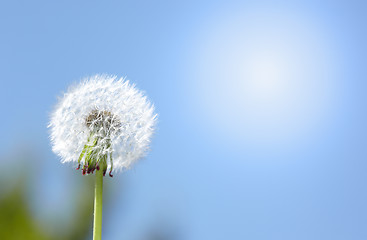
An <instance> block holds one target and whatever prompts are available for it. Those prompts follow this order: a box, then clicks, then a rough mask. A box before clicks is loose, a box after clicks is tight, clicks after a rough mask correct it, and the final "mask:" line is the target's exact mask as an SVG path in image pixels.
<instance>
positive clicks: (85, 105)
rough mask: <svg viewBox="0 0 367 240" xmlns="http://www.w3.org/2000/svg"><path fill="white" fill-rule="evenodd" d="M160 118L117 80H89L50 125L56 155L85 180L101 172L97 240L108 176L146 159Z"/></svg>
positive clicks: (58, 108) (69, 94)
mask: <svg viewBox="0 0 367 240" xmlns="http://www.w3.org/2000/svg"><path fill="white" fill-rule="evenodd" d="M156 118H157V115H156V114H155V113H154V106H153V105H152V104H151V103H150V102H149V101H148V99H147V98H146V97H145V96H144V94H143V93H142V92H141V91H139V90H138V89H136V88H135V86H134V85H132V84H130V83H129V81H127V80H124V79H118V78H117V77H116V76H107V75H95V76H92V77H90V78H86V79H84V80H83V81H82V82H81V83H80V84H78V85H75V86H73V87H71V88H70V89H69V90H68V92H67V93H65V94H64V96H63V97H62V98H61V99H60V100H59V103H58V104H57V105H56V108H55V110H54V112H53V113H52V115H51V121H50V124H49V128H50V129H51V142H52V149H53V151H54V152H55V153H56V154H57V155H59V156H60V157H61V162H62V163H66V162H73V163H75V164H76V166H77V168H76V169H77V170H79V169H80V170H81V171H82V174H83V175H86V174H93V173H94V172H95V171H96V189H95V209H94V211H95V212H94V232H93V235H94V239H100V237H101V229H100V228H101V222H102V185H103V176H105V175H106V172H107V171H109V176H110V177H112V176H113V175H112V172H113V171H121V170H124V169H128V168H129V167H130V166H131V165H132V164H133V163H134V162H135V161H137V160H138V159H140V158H142V157H144V156H145V154H146V152H147V150H148V149H149V144H150V139H151V136H152V134H153V131H154V126H155V123H156Z"/></svg>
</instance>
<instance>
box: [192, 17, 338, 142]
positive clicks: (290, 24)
mask: <svg viewBox="0 0 367 240" xmlns="http://www.w3.org/2000/svg"><path fill="white" fill-rule="evenodd" d="M203 29H205V30H202V31H201V34H200V38H199V41H198V42H199V44H198V45H197V46H196V47H195V51H194V52H195V53H196V54H194V56H193V59H195V60H194V61H193V67H192V69H193V77H191V78H192V79H193V82H192V84H194V85H193V86H194V88H192V89H193V92H194V96H195V104H197V106H196V107H197V111H198V112H199V114H200V115H201V116H202V117H204V119H210V121H205V125H207V126H208V127H209V128H212V129H213V130H214V129H215V131H217V132H221V133H222V134H224V136H227V137H232V138H233V137H234V138H238V139H242V140H244V139H245V140H248V141H250V142H261V143H265V142H267V143H269V144H273V143H286V142H289V141H293V140H294V139H296V138H299V137H301V136H302V135H304V134H305V133H307V132H309V131H310V130H315V129H316V128H317V126H318V125H320V124H322V123H324V122H325V119H326V118H327V117H328V116H329V112H330V109H331V107H330V106H331V105H332V104H333V100H332V99H333V97H334V95H333V93H334V85H333V82H332V80H333V76H334V72H333V71H334V70H333V67H335V66H333V60H332V56H331V54H330V48H329V45H330V44H329V43H328V39H327V36H325V35H324V34H323V32H322V30H321V29H320V28H319V27H318V26H317V25H315V24H312V23H310V22H306V21H304V19H302V18H301V17H299V16H294V15H287V14H286V13H283V12H252V13H248V14H242V15H240V16H239V17H238V16H237V17H236V16H233V15H231V16H230V17H229V16H225V17H222V18H221V20H220V21H219V20H213V22H211V23H209V24H208V26H206V27H205V28H203Z"/></svg>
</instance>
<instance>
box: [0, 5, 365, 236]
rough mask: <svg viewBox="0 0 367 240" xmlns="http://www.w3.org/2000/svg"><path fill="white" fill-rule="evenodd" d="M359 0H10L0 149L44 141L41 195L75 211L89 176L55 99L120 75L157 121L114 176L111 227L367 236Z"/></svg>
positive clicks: (2, 62) (50, 208)
mask: <svg viewBox="0 0 367 240" xmlns="http://www.w3.org/2000/svg"><path fill="white" fill-rule="evenodd" d="M366 11H367V5H366V3H365V2H363V1H276V2H274V1H184V2H172V1H157V2H152V1H120V2H118V1H112V2H111V1H105V2H97V1H78V2H76V1H64V2H62V3H61V2H58V3H57V2H49V1H44V2H42V1H32V2H26V1H24V2H22V1H12V2H4V1H2V2H1V3H0V32H1V38H0V66H1V67H0V71H1V76H2V77H1V85H2V87H1V88H0V104H1V108H2V111H3V115H2V118H1V126H3V128H2V135H3V137H2V138H1V139H0V145H1V146H0V153H1V155H0V157H1V158H2V159H5V158H3V156H7V155H11V154H12V153H14V152H16V151H19V149H23V148H28V149H33V150H34V151H35V152H37V154H39V161H38V163H37V164H39V172H38V177H37V179H36V180H35V183H34V186H33V189H34V192H35V193H36V194H33V195H32V194H30V199H31V200H30V201H32V202H33V205H34V211H35V213H36V214H38V215H39V217H40V219H42V218H47V216H46V215H47V212H52V213H53V214H55V215H59V216H60V217H64V218H65V219H66V220H65V221H67V218H68V217H70V216H69V215H68V214H66V213H68V212H70V211H71V210H70V209H72V205H73V204H72V203H70V202H69V201H68V200H70V194H73V191H74V193H75V191H76V190H75V189H73V188H70V186H73V184H77V183H74V181H78V179H80V178H79V177H74V175H76V174H77V173H76V172H75V171H74V170H72V169H71V168H70V166H63V165H61V164H60V163H59V159H58V158H57V156H55V155H54V154H53V153H52V152H51V148H50V143H49V139H48V130H47V124H48V121H49V113H50V112H51V111H52V108H53V105H54V104H55V103H56V101H57V96H60V95H61V94H62V92H63V91H66V90H67V87H68V86H69V85H70V84H72V83H74V82H77V81H79V80H80V79H81V78H83V77H85V76H89V75H92V74H96V73H110V74H116V75H118V76H126V77H127V78H128V79H130V80H131V81H132V82H134V83H136V84H137V86H138V87H139V88H140V89H143V90H144V91H146V93H147V95H148V96H149V98H150V100H152V102H154V104H155V105H156V109H157V112H158V114H159V125H158V130H157V133H156V135H155V138H154V140H153V145H152V151H151V152H150V154H149V155H148V157H147V158H146V159H144V160H142V161H141V162H139V163H138V164H137V165H136V166H135V167H134V168H133V169H132V170H131V171H129V172H126V173H122V174H119V175H118V174H115V177H114V178H113V179H109V180H107V181H106V182H105V185H107V186H108V187H110V188H111V194H112V196H113V197H112V199H113V200H111V202H110V205H109V206H108V207H107V210H106V212H105V213H104V214H105V215H104V223H105V226H104V233H103V234H104V237H105V239H136V238H138V237H141V236H140V235H139V234H142V233H141V229H147V228H149V227H152V226H153V227H154V226H155V225H156V224H158V223H159V224H158V225H159V226H158V227H162V228H163V229H170V228H172V229H177V231H178V232H179V233H180V235H182V238H183V239H193V240H194V239H195V240H196V239H254V240H255V239H272V240H274V239H280V240H286V239H300V240H302V239H305V240H306V239H315V240H317V239H320V240H324V239H335V240H336V239H353V240H359V239H366V238H367V229H366V224H367V207H366V204H365V203H366V202H367V194H366V192H367V191H366V180H367V174H366V173H365V172H366V171H365V169H366V167H367V163H366V155H367V152H366V143H367V142H366V132H367V131H366V130H367V127H366V120H367V119H366V118H367V116H366V110H365V109H366V103H367V99H366V94H365V91H366V87H367V86H366V57H365V56H366V46H365V43H366V40H367V39H366V36H367V35H366V27H365V25H366V20H367V19H366V14H365V13H366ZM2 161H5V160H2ZM50 169H52V170H50ZM55 205H57V206H59V209H55V207H54V206H55ZM64 210H67V211H64ZM69 214H71V213H69ZM157 222H158V223H157Z"/></svg>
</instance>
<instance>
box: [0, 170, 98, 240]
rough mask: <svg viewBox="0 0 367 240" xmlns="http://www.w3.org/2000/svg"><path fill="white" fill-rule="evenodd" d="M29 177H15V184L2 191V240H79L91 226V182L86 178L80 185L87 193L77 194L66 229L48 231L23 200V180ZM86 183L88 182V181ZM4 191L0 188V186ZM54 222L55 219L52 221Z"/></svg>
mask: <svg viewBox="0 0 367 240" xmlns="http://www.w3.org/2000/svg"><path fill="white" fill-rule="evenodd" d="M28 178H29V177H24V176H19V177H18V179H17V183H16V184H15V185H14V186H13V187H12V188H11V189H9V190H8V191H5V194H4V191H2V194H1V197H0V239H4V240H5V239H6V240H32V239H37V240H48V239H53V240H64V239H68V240H73V239H75V240H80V239H87V237H88V236H90V233H91V229H92V224H91V223H92V217H93V184H92V183H90V179H89V181H86V185H89V186H91V187H88V186H86V187H85V188H83V189H84V190H82V191H86V192H90V194H88V193H87V194H84V192H83V193H82V194H78V196H77V199H76V204H77V207H76V212H75V213H74V217H73V219H72V220H71V221H72V222H71V224H68V227H67V228H68V229H58V230H59V231H58V232H57V233H56V232H52V231H50V229H47V227H46V226H45V225H44V224H42V223H41V222H40V221H39V220H38V219H35V217H34V216H33V215H32V211H31V208H30V205H29V201H28V200H27V194H26V191H27V187H26V186H27V184H26V183H27V181H28V180H29V179H28ZM89 183H90V184H89ZM2 190H4V189H2ZM53 224H57V220H56V222H55V223H53Z"/></svg>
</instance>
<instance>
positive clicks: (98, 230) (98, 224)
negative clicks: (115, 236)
mask: <svg viewBox="0 0 367 240" xmlns="http://www.w3.org/2000/svg"><path fill="white" fill-rule="evenodd" d="M94 195H95V196H94V224H93V240H101V239H102V197H103V171H102V169H100V170H97V171H96V186H95V192H94Z"/></svg>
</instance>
